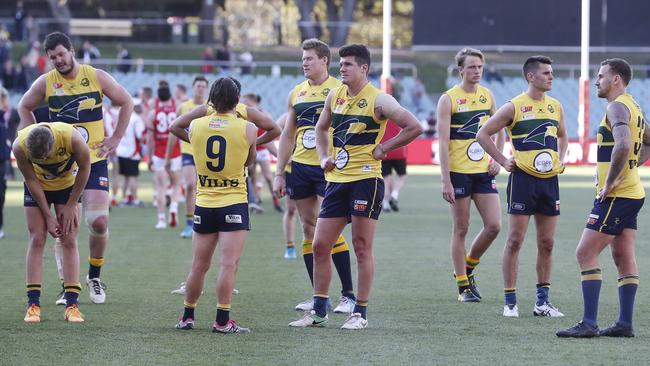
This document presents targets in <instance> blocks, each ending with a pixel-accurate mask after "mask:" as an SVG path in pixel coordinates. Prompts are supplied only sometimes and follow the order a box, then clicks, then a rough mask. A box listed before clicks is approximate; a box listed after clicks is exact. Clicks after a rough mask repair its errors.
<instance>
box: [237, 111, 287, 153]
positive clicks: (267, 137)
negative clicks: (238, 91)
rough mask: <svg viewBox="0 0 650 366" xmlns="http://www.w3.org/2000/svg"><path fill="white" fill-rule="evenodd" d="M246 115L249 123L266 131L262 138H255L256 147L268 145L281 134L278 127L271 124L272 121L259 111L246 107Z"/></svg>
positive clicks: (273, 123)
mask: <svg viewBox="0 0 650 366" xmlns="http://www.w3.org/2000/svg"><path fill="white" fill-rule="evenodd" d="M246 113H247V114H248V120H249V121H251V122H253V123H254V124H255V126H257V127H258V128H261V129H263V130H265V131H266V132H265V133H264V134H263V135H262V136H260V137H258V138H257V143H256V145H264V144H266V143H269V142H271V141H273V140H275V138H276V137H278V136H280V134H281V133H282V131H281V130H280V127H278V125H276V124H275V122H273V119H271V117H269V116H268V115H267V114H266V113H264V112H262V111H260V110H259V109H257V108H252V107H246Z"/></svg>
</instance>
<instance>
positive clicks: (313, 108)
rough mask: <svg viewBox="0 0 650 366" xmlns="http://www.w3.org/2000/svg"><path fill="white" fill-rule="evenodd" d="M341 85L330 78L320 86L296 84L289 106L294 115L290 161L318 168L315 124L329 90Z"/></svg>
mask: <svg viewBox="0 0 650 366" xmlns="http://www.w3.org/2000/svg"><path fill="white" fill-rule="evenodd" d="M341 85H342V84H341V82H340V81H339V80H337V79H336V78H334V77H332V76H330V77H329V78H328V79H327V80H325V82H324V83H322V84H321V85H313V86H312V85H311V84H310V83H309V80H305V81H303V82H302V83H300V84H298V85H297V86H296V87H295V88H293V90H292V91H291V97H290V100H291V105H292V106H293V111H294V113H295V114H296V141H295V150H294V151H293V155H292V157H291V160H292V161H296V162H298V163H302V164H307V165H317V166H320V161H319V160H318V153H317V152H316V131H315V130H314V128H315V127H316V122H318V117H320V114H321V112H322V110H323V107H324V106H325V99H327V94H329V92H330V90H332V89H334V88H338V87H340V86H341Z"/></svg>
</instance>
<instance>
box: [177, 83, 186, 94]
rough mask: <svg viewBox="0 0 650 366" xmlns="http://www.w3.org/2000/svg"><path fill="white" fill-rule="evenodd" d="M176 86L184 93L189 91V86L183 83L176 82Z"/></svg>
mask: <svg viewBox="0 0 650 366" xmlns="http://www.w3.org/2000/svg"><path fill="white" fill-rule="evenodd" d="M176 87H177V88H178V89H180V90H181V91H182V92H183V93H187V88H186V87H185V85H183V84H176Z"/></svg>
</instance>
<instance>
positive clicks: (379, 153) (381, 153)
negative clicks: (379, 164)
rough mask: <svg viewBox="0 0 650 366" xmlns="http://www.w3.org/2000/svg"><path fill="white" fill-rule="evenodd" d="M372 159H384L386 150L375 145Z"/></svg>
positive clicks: (379, 145)
mask: <svg viewBox="0 0 650 366" xmlns="http://www.w3.org/2000/svg"><path fill="white" fill-rule="evenodd" d="M372 157H373V158H374V159H375V160H383V159H385V158H386V150H384V147H383V146H382V145H381V144H377V146H375V148H374V149H373V150H372Z"/></svg>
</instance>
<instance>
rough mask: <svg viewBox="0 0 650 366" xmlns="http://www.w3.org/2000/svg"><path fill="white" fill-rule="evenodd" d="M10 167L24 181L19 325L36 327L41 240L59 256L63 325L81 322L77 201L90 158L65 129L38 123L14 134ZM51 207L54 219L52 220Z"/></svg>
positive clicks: (72, 132)
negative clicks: (53, 242)
mask: <svg viewBox="0 0 650 366" xmlns="http://www.w3.org/2000/svg"><path fill="white" fill-rule="evenodd" d="M13 153H14V156H15V157H16V163H17V164H18V168H19V169H20V171H21V173H22V174H23V177H24V178H25V203H24V206H25V219H26V221H27V229H28V230H29V247H28V249H27V271H26V272H27V297H28V299H29V300H28V309H27V314H26V315H25V322H27V323H38V322H40V321H41V308H40V296H41V283H42V282H43V250H44V248H45V243H46V241H47V234H48V233H49V234H50V235H52V236H53V237H55V238H57V239H59V243H60V245H61V246H62V256H63V269H62V272H63V282H64V291H65V299H66V309H65V320H66V321H69V322H74V323H80V322H83V321H84V318H83V315H82V314H81V312H80V311H79V309H78V307H77V299H78V297H79V292H81V284H80V283H79V252H78V251H77V234H78V233H79V199H80V198H81V193H82V192H83V189H84V186H85V185H86V182H87V181H88V175H89V174H90V153H89V150H88V146H87V145H86V142H85V141H84V140H83V138H82V137H81V134H80V133H79V132H78V131H77V130H75V128H74V127H72V126H71V125H69V124H65V123H60V122H55V123H39V124H35V125H31V126H28V127H25V128H24V129H22V130H20V131H19V132H18V137H17V138H16V141H14V144H13ZM50 205H54V210H55V212H56V217H52V214H51V211H50Z"/></svg>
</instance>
